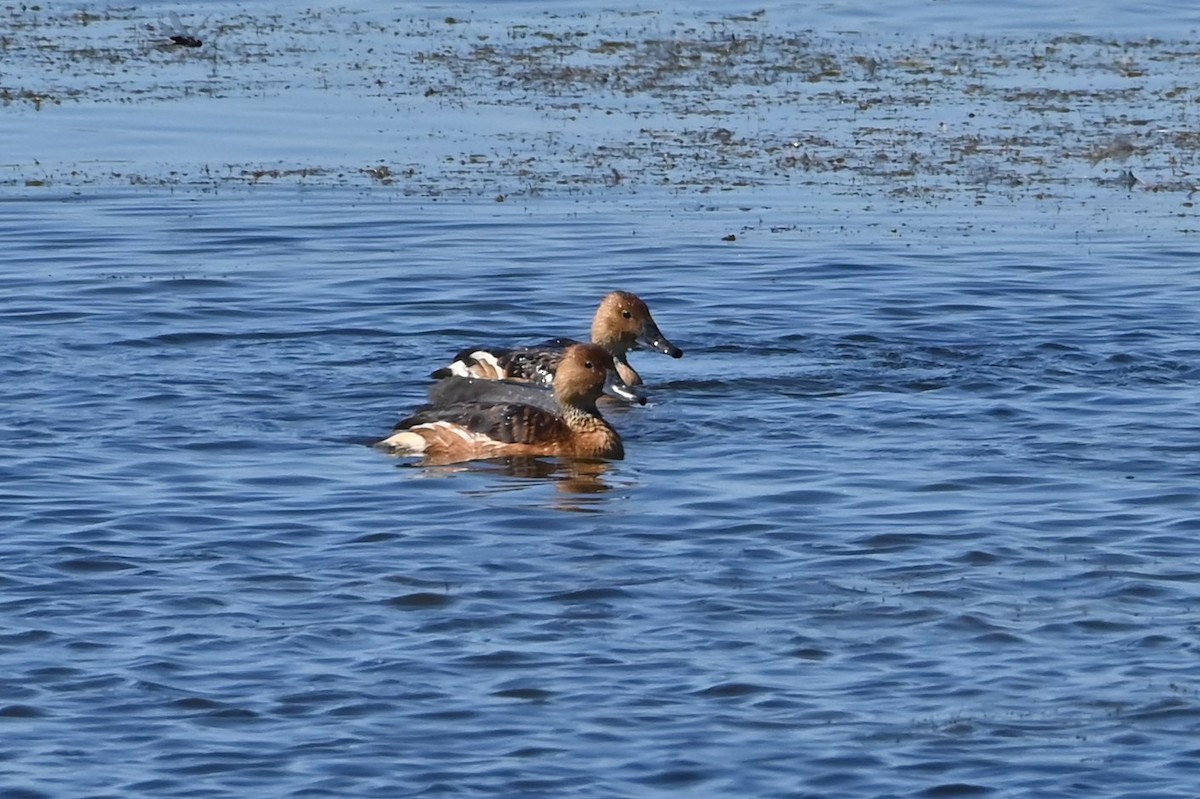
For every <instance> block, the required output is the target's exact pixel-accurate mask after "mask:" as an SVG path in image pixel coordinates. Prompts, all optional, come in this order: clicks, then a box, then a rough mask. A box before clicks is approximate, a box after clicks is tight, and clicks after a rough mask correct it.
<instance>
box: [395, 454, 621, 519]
mask: <svg viewBox="0 0 1200 799" xmlns="http://www.w3.org/2000/svg"><path fill="white" fill-rule="evenodd" d="M404 467H405V468H419V469H422V470H423V471H424V472H426V473H427V474H429V475H431V476H436V475H442V476H450V475H455V474H472V473H473V474H481V475H487V476H492V477H496V478H502V479H496V480H494V481H492V482H491V483H490V484H489V485H488V486H487V487H486V488H483V489H473V490H471V491H468V492H466V493H467V494H470V495H475V496H483V495H487V494H498V493H505V492H510V491H524V490H527V489H528V488H530V486H531V485H534V484H542V483H551V484H552V485H553V486H554V488H555V492H556V497H557V498H558V501H555V502H554V503H553V504H552V506H553V507H555V508H557V509H559V510H570V511H580V512H587V511H595V510H597V509H598V508H596V507H595V506H596V505H597V504H599V503H600V502H602V501H603V499H604V495H605V494H607V493H609V492H611V491H612V490H613V489H614V488H615V486H614V485H613V483H612V482H611V480H610V479H606V477H607V476H608V475H609V472H610V471H611V469H612V464H611V463H610V462H609V461H603V460H588V459H578V458H561V459H558V458H531V457H511V458H493V459H490V460H477V461H466V462H458V463H438V462H437V461H436V460H431V459H428V458H427V459H425V460H421V461H417V462H415V463H408V464H404ZM589 506H590V507H589Z"/></svg>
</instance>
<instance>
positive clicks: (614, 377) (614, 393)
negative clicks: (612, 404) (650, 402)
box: [593, 369, 646, 405]
mask: <svg viewBox="0 0 1200 799" xmlns="http://www.w3.org/2000/svg"><path fill="white" fill-rule="evenodd" d="M593 385H595V384H594V383H593ZM604 393H605V394H607V395H608V396H610V397H616V398H617V399H623V400H625V401H626V402H636V403H637V404H638V405H645V404H646V395H645V394H643V393H642V392H640V391H638V390H637V389H636V388H634V387H632V386H630V385H629V384H628V383H626V382H625V381H624V380H622V379H621V377H620V376H619V375H618V374H617V370H615V369H609V370H608V374H607V375H605V377H604Z"/></svg>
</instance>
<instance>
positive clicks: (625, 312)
mask: <svg viewBox="0 0 1200 799" xmlns="http://www.w3.org/2000/svg"><path fill="white" fill-rule="evenodd" d="M621 316H624V317H625V318H626V319H632V318H633V314H631V313H630V312H629V311H621Z"/></svg>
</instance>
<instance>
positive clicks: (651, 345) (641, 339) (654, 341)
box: [635, 320, 683, 358]
mask: <svg viewBox="0 0 1200 799" xmlns="http://www.w3.org/2000/svg"><path fill="white" fill-rule="evenodd" d="M635 342H636V343H637V345H638V349H642V350H650V351H652V352H661V353H662V354H663V355H670V356H671V357H672V358H682V357H683V350H681V349H679V348H678V347H676V346H675V345H674V344H672V343H671V342H670V341H668V340H667V337H666V336H664V335H663V334H662V331H661V330H659V329H658V325H656V324H654V321H653V320H650V321H649V322H647V323H646V326H645V327H643V328H642V332H641V333H640V334H639V335H638V337H637V338H636V339H635Z"/></svg>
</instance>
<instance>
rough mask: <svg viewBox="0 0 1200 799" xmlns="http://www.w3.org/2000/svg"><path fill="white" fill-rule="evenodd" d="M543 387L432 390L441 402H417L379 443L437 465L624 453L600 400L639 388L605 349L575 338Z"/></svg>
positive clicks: (612, 456)
mask: <svg viewBox="0 0 1200 799" xmlns="http://www.w3.org/2000/svg"><path fill="white" fill-rule="evenodd" d="M453 385H458V386H462V385H463V384H461V383H458V384H453ZM502 385H503V384H502ZM531 390H535V389H534V387H532V386H526V387H524V388H523V391H524V392H529V391H531ZM538 390H539V391H541V394H528V393H525V394H521V393H519V392H515V393H511V394H509V393H492V394H490V395H489V394H488V393H487V391H491V390H490V389H489V390H482V389H463V390H462V391H460V392H448V393H446V394H444V395H441V396H440V397H439V396H437V395H435V397H436V398H437V399H440V400H442V401H441V402H438V401H435V402H433V403H431V404H427V405H424V406H422V407H420V408H418V409H417V411H416V412H414V413H413V414H412V415H411V416H409V417H407V418H405V419H403V420H401V421H400V422H399V423H398V424H397V425H396V426H395V428H394V430H395V432H393V433H392V435H390V436H388V437H387V438H385V439H383V440H382V441H379V442H377V443H376V447H377V448H379V449H381V450H384V451H387V452H390V453H391V454H395V455H420V456H423V457H424V459H425V462H426V463H429V464H439V465H440V464H450V463H460V462H463V461H469V460H480V459H487V458H500V457H511V456H518V457H538V456H552V457H570V458H587V459H604V460H620V459H622V458H624V457H625V447H624V444H623V442H622V441H621V436H620V434H618V433H617V431H616V430H615V429H614V428H613V426H612V425H610V424H609V423H608V421H607V420H606V419H605V418H604V417H603V416H602V415H601V414H600V411H599V409H597V407H596V401H597V400H598V399H599V398H600V395H601V394H602V393H604V392H605V391H606V390H607V391H609V392H611V393H614V394H616V395H617V396H621V397H623V398H625V399H629V400H632V401H636V399H637V396H638V395H637V394H635V393H634V391H633V389H632V387H631V386H629V385H628V384H627V383H625V381H624V380H622V379H621V377H620V376H619V374H618V373H617V369H616V365H615V363H614V361H613V358H612V356H611V355H610V354H609V353H608V351H607V350H605V349H604V348H603V347H601V346H599V345H597V344H572V345H571V346H569V347H567V348H566V350H565V351H564V352H563V354H562V357H561V359H560V361H559V363H558V368H557V369H556V370H555V374H554V382H553V389H552V392H545V391H543V390H540V389H538ZM505 392H507V389H506V390H505ZM547 393H549V394H550V396H549V398H546V396H545V395H546V394H547Z"/></svg>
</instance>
